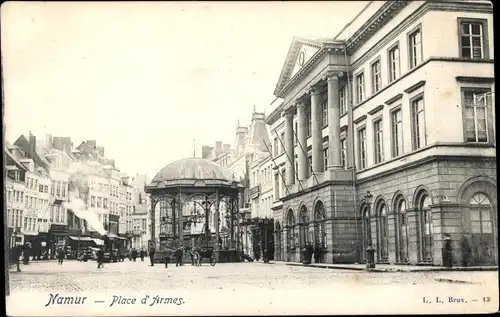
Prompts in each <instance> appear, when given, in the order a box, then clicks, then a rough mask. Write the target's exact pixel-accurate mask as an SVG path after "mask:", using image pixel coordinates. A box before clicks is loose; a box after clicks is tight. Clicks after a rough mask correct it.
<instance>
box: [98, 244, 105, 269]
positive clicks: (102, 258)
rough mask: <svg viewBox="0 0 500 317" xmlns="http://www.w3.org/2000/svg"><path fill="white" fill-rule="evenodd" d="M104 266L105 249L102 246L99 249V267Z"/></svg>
mask: <svg viewBox="0 0 500 317" xmlns="http://www.w3.org/2000/svg"><path fill="white" fill-rule="evenodd" d="M101 267H104V250H103V249H102V248H100V249H99V251H97V268H98V269H100V268H101Z"/></svg>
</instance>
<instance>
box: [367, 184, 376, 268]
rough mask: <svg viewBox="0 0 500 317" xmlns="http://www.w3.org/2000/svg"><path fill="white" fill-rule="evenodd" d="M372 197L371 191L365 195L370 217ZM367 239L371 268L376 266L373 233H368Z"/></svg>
mask: <svg viewBox="0 0 500 317" xmlns="http://www.w3.org/2000/svg"><path fill="white" fill-rule="evenodd" d="M372 199H373V195H372V194H371V193H370V191H367V192H366V195H365V202H366V204H367V206H368V215H367V217H368V219H369V217H370V215H371V206H372ZM367 224H368V225H369V224H370V221H368V222H367ZM368 230H371V227H369V228H368ZM368 232H370V231H368ZM367 239H368V246H367V248H366V257H367V261H366V269H368V270H369V269H374V268H375V249H374V248H373V246H372V241H371V234H370V235H367Z"/></svg>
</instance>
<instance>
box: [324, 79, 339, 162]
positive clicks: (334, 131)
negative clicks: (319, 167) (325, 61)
mask: <svg viewBox="0 0 500 317" xmlns="http://www.w3.org/2000/svg"><path fill="white" fill-rule="evenodd" d="M327 81H328V164H329V166H328V169H341V168H342V161H341V153H340V99H339V77H338V73H331V74H328V78H327Z"/></svg>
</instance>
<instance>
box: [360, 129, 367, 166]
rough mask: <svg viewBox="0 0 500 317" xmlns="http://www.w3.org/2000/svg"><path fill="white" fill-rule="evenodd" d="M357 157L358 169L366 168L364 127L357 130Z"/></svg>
mask: <svg viewBox="0 0 500 317" xmlns="http://www.w3.org/2000/svg"><path fill="white" fill-rule="evenodd" d="M358 158H359V159H358V161H359V169H360V170H362V169H364V168H366V128H361V129H359V130H358Z"/></svg>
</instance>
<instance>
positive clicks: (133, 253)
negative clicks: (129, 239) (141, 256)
mask: <svg viewBox="0 0 500 317" xmlns="http://www.w3.org/2000/svg"><path fill="white" fill-rule="evenodd" d="M132 259H133V260H134V262H135V260H136V259H137V250H136V249H132Z"/></svg>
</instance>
